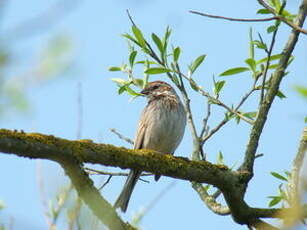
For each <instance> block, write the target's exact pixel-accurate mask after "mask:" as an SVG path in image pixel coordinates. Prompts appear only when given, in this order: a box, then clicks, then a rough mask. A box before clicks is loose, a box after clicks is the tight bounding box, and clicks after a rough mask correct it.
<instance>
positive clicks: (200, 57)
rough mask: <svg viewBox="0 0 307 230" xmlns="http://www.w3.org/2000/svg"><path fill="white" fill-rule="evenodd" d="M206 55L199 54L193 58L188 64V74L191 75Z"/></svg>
mask: <svg viewBox="0 0 307 230" xmlns="http://www.w3.org/2000/svg"><path fill="white" fill-rule="evenodd" d="M205 57H206V55H205V54H204V55H200V56H199V57H197V58H196V59H195V61H193V62H192V64H191V65H190V66H189V70H190V74H189V76H191V75H192V74H193V73H194V72H195V70H196V69H197V68H198V67H199V66H200V65H201V63H203V61H204V60H205Z"/></svg>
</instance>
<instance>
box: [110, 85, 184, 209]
mask: <svg viewBox="0 0 307 230" xmlns="http://www.w3.org/2000/svg"><path fill="white" fill-rule="evenodd" d="M141 94H143V95H144V96H146V97H147V99H148V104H147V106H146V107H145V109H144V111H143V113H142V115H141V119H140V121H139V124H138V129H137V132H136V139H135V142H134V149H152V150H155V151H157V152H160V153H162V154H173V153H174V151H175V149H176V148H177V146H178V145H179V143H180V142H181V140H182V137H183V134H184V130H185V126H186V114H185V110H184V107H183V105H182V103H181V101H180V98H179V97H178V95H177V93H176V92H175V90H174V89H173V88H172V87H171V86H170V85H169V84H167V83H166V82H163V81H153V82H150V83H148V85H147V87H146V88H145V89H143V90H142V91H141ZM140 175H141V171H137V170H130V172H129V175H128V177H127V180H126V183H125V185H124V188H123V190H122V192H121V193H120V195H119V197H118V198H117V200H116V202H115V204H114V207H115V208H120V209H121V210H122V211H123V212H126V210H127V206H128V203H129V200H130V196H131V194H132V191H133V188H134V186H135V184H136V182H137V180H138V179H139V177H140ZM159 178H160V175H155V180H156V181H157V180H158V179H159Z"/></svg>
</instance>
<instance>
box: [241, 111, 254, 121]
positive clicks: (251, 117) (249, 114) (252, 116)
mask: <svg viewBox="0 0 307 230" xmlns="http://www.w3.org/2000/svg"><path fill="white" fill-rule="evenodd" d="M242 115H243V116H244V117H247V118H249V119H251V120H253V119H254V118H255V117H256V116H257V112H248V113H243V114H242Z"/></svg>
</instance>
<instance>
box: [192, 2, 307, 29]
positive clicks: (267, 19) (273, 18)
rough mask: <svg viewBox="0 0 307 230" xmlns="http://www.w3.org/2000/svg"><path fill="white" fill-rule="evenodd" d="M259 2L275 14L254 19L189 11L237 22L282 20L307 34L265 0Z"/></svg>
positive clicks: (194, 12)
mask: <svg viewBox="0 0 307 230" xmlns="http://www.w3.org/2000/svg"><path fill="white" fill-rule="evenodd" d="M258 2H259V3H260V4H261V5H262V6H264V7H265V8H266V9H268V10H269V11H270V12H271V13H272V14H273V15H274V16H273V17H269V18H253V19H244V18H231V17H224V16H219V15H212V14H207V13H202V12H198V11H194V10H190V11H189V12H190V13H192V14H197V15H200V16H204V17H209V18H216V19H224V20H228V21H236V22H267V21H272V20H280V21H282V22H284V23H285V24H287V25H288V26H290V27H292V28H293V29H295V30H297V31H299V32H301V33H304V34H307V30H305V29H303V28H301V27H299V26H298V25H296V24H294V23H293V22H291V21H289V20H288V19H286V18H284V17H282V16H281V15H278V14H277V13H276V12H275V10H274V9H273V8H272V7H270V6H269V5H267V4H266V3H265V2H264V1H263V0H258Z"/></svg>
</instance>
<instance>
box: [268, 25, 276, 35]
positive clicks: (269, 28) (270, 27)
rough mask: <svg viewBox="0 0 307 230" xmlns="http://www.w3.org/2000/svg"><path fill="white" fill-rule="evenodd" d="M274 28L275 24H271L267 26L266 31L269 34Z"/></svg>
mask: <svg viewBox="0 0 307 230" xmlns="http://www.w3.org/2000/svg"><path fill="white" fill-rule="evenodd" d="M276 29H277V27H276V26H275V25H272V26H269V27H268V28H267V30H266V31H267V33H268V34H270V33H272V32H274V31H275V30H276Z"/></svg>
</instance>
